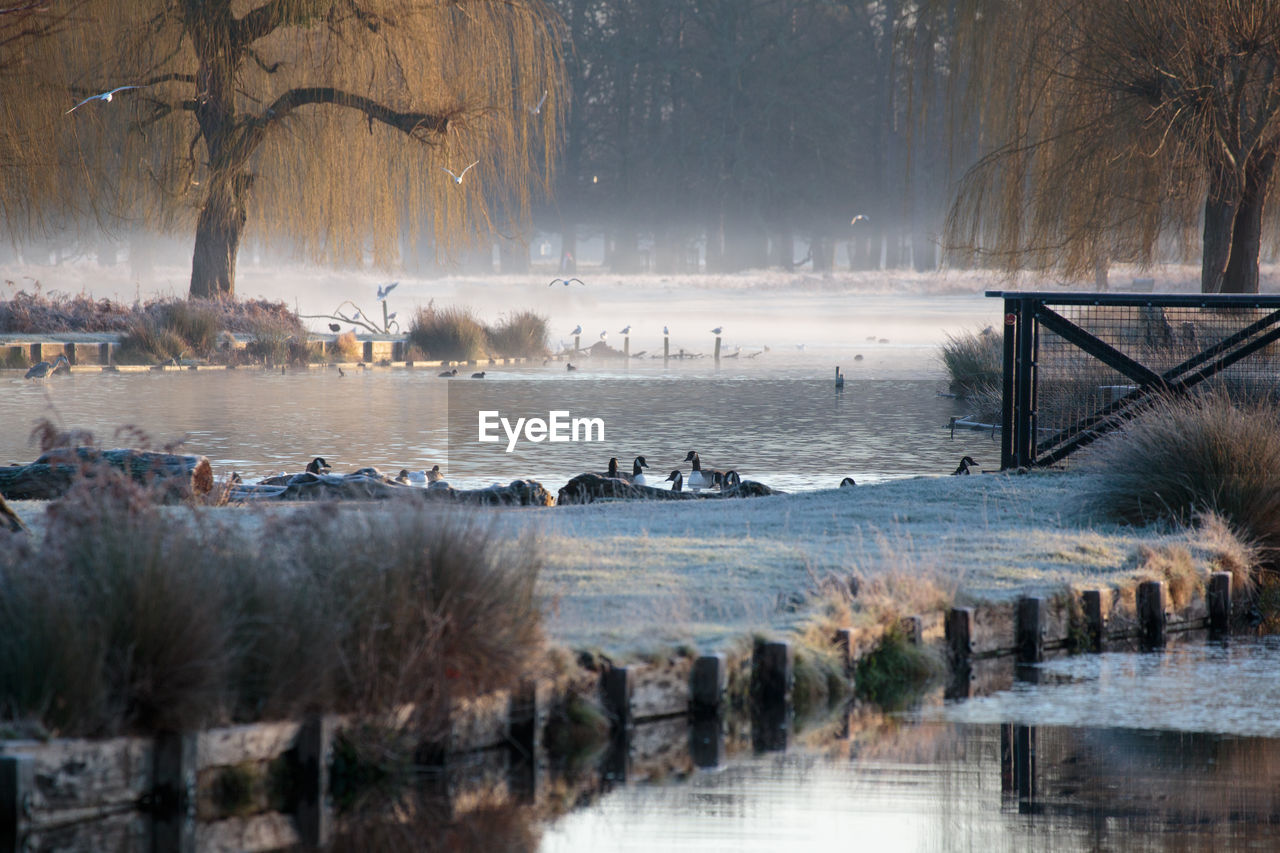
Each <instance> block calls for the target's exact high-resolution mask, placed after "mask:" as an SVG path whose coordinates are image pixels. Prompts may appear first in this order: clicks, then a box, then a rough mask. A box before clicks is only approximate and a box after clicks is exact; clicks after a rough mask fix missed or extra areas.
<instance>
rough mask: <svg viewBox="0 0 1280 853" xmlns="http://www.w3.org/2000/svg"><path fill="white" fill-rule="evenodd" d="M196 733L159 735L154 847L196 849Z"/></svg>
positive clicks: (155, 764)
mask: <svg viewBox="0 0 1280 853" xmlns="http://www.w3.org/2000/svg"><path fill="white" fill-rule="evenodd" d="M197 740H198V738H197V736H196V735H195V734H191V733H187V734H183V733H167V734H161V735H158V736H157V737H156V745H155V756H154V758H153V764H152V786H153V787H152V791H151V803H152V811H153V814H154V822H153V823H152V829H151V832H152V849H154V850H164V851H188V850H190V851H194V850H195V848H196V838H195V835H196V833H195V820H194V817H195V807H196V764H197Z"/></svg>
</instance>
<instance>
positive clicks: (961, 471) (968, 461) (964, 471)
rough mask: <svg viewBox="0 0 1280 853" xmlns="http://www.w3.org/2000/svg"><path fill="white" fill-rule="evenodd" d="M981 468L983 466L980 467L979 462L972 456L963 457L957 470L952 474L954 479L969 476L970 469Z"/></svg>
mask: <svg viewBox="0 0 1280 853" xmlns="http://www.w3.org/2000/svg"><path fill="white" fill-rule="evenodd" d="M981 467H982V466H981V465H979V464H978V462H977V460H975V459H974V458H973V457H972V456H961V457H960V464H959V465H957V466H956V470H954V471H952V472H951V476H953V477H958V476H961V475H964V476H967V475H968V474H969V469H970V468H981Z"/></svg>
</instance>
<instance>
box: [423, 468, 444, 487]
mask: <svg viewBox="0 0 1280 853" xmlns="http://www.w3.org/2000/svg"><path fill="white" fill-rule="evenodd" d="M443 479H444V474H441V473H440V466H439V465H432V466H431V470H430V471H428V472H427V482H428V483H438V482H440V481H441V480H443Z"/></svg>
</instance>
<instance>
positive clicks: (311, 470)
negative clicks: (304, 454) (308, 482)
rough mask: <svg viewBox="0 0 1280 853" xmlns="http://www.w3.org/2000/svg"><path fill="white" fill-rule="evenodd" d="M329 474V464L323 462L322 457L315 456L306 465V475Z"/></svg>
mask: <svg viewBox="0 0 1280 853" xmlns="http://www.w3.org/2000/svg"><path fill="white" fill-rule="evenodd" d="M328 472H329V463H328V462H325V461H324V457H323V456H317V457H316V458H315V459H312V460H311V461H310V462H308V463H307V473H308V474H327V473H328Z"/></svg>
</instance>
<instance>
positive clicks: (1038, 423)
mask: <svg viewBox="0 0 1280 853" xmlns="http://www.w3.org/2000/svg"><path fill="white" fill-rule="evenodd" d="M987 296H990V297H995V298H999V299H1003V300H1004V379H1003V387H1002V389H1001V398H1002V402H1003V412H1002V416H1003V420H1002V422H1001V424H1002V427H1003V435H1002V441H1001V448H1000V465H1001V468H1002V469H1008V468H1021V467H1045V466H1049V465H1055V464H1058V463H1060V462H1062V460H1064V459H1065V458H1066V457H1067V456H1068V455H1070V454H1071V453H1073V452H1074V451H1076V450H1079V449H1080V448H1081V447H1084V446H1085V445H1087V444H1089V443H1090V442H1092V441H1093V440H1094V439H1096V438H1098V437H1099V436H1101V435H1104V434H1105V433H1107V432H1109V431H1111V430H1113V429H1115V428H1116V427H1118V426H1120V425H1121V424H1123V423H1124V422H1125V421H1127V420H1129V419H1131V418H1133V417H1134V416H1135V415H1137V414H1138V413H1139V412H1141V411H1142V410H1143V409H1144V408H1146V407H1148V406H1149V405H1151V404H1152V403H1153V402H1155V401H1156V400H1157V399H1159V398H1160V397H1161V396H1162V395H1168V394H1173V395H1177V394H1183V393H1185V392H1187V391H1188V390H1190V389H1192V388H1194V387H1196V386H1198V385H1200V384H1201V383H1204V382H1206V381H1208V380H1213V381H1214V382H1215V383H1218V384H1224V385H1226V387H1228V388H1229V389H1230V390H1231V392H1232V393H1233V394H1240V395H1246V396H1248V395H1259V394H1271V395H1274V394H1275V393H1276V389H1277V384H1278V383H1277V379H1278V375H1277V366H1278V365H1280V347H1273V346H1272V344H1274V343H1275V342H1276V341H1277V340H1280V295H1257V294H1245V295H1238V294H1231V295H1221V294H1151V293H1124V294H1122V293H1114V294H1112V293H1033V292H1025V293H1024V292H1018V291H987Z"/></svg>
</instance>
